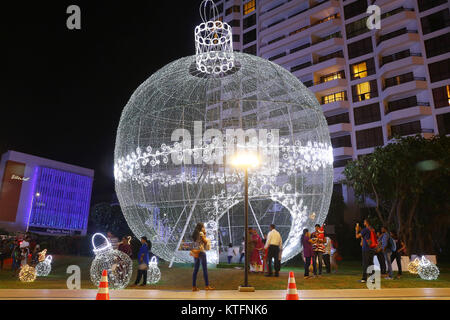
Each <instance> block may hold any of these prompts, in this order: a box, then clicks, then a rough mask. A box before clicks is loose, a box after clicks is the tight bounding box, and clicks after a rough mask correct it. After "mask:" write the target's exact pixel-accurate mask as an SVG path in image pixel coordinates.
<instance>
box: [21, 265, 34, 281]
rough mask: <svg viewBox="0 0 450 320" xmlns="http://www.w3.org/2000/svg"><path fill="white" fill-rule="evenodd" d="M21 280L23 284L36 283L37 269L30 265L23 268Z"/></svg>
mask: <svg viewBox="0 0 450 320" xmlns="http://www.w3.org/2000/svg"><path fill="white" fill-rule="evenodd" d="M19 280H20V281H22V282H34V280H36V269H35V268H33V267H32V266H29V265H28V264H26V265H24V266H22V268H21V269H20V272H19Z"/></svg>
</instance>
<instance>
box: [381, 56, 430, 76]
mask: <svg viewBox="0 0 450 320" xmlns="http://www.w3.org/2000/svg"><path fill="white" fill-rule="evenodd" d="M423 64H424V59H423V57H422V54H421V53H409V54H408V55H407V56H405V57H402V58H398V59H394V60H392V61H389V62H386V63H384V64H383V65H382V66H381V68H380V69H379V73H378V74H379V75H383V74H385V73H387V72H391V71H396V70H400V69H403V68H406V67H409V66H417V65H423Z"/></svg>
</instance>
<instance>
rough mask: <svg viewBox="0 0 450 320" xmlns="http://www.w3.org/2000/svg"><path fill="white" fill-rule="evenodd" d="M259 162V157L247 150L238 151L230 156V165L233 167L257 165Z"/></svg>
mask: <svg viewBox="0 0 450 320" xmlns="http://www.w3.org/2000/svg"><path fill="white" fill-rule="evenodd" d="M259 163H260V161H259V158H258V156H257V155H256V154H254V153H248V152H245V153H238V154H236V155H235V156H233V157H232V158H231V165H232V166H233V167H242V168H249V167H257V166H258V165H259Z"/></svg>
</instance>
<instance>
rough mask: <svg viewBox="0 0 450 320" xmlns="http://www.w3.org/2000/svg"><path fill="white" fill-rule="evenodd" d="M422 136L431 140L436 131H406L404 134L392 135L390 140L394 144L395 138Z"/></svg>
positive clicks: (389, 137)
mask: <svg viewBox="0 0 450 320" xmlns="http://www.w3.org/2000/svg"><path fill="white" fill-rule="evenodd" d="M418 134H419V135H421V136H422V137H424V138H425V139H431V138H432V137H433V136H434V130H433V129H423V128H422V129H418V130H405V131H404V132H396V133H395V134H391V135H390V136H388V140H390V141H391V142H393V140H395V137H397V136H399V137H414V136H416V135H418Z"/></svg>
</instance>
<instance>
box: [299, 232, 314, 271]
mask: <svg viewBox="0 0 450 320" xmlns="http://www.w3.org/2000/svg"><path fill="white" fill-rule="evenodd" d="M301 242H302V246H303V259H304V261H305V274H304V278H305V279H309V278H310V276H309V266H310V265H311V262H312V257H313V249H312V240H311V239H310V233H309V230H308V229H303V234H302V238H301Z"/></svg>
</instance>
